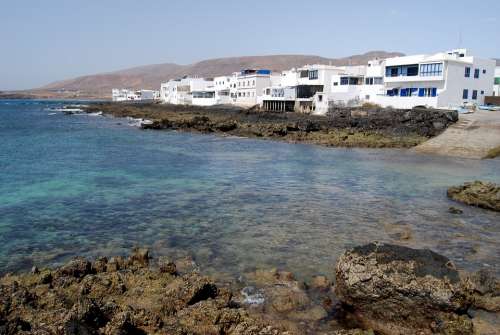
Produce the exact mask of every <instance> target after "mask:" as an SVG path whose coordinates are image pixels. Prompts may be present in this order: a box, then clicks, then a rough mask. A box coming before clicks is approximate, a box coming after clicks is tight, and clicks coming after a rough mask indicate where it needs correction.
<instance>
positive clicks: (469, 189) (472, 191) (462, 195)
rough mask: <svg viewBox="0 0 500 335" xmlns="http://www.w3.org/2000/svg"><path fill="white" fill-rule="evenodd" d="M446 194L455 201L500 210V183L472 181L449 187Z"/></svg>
mask: <svg viewBox="0 0 500 335" xmlns="http://www.w3.org/2000/svg"><path fill="white" fill-rule="evenodd" d="M447 194H448V197H449V198H451V199H453V200H455V201H458V202H462V203H464V204H467V205H470V206H476V207H481V208H485V209H491V210H494V211H497V212H500V185H496V184H494V183H485V182H482V181H474V182H471V183H465V184H463V185H460V186H454V187H450V188H449V189H448V192H447Z"/></svg>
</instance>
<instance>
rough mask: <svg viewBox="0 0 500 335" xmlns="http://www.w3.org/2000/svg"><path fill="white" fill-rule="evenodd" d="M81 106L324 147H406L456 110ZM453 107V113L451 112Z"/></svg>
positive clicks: (177, 126)
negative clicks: (323, 112) (318, 112)
mask: <svg viewBox="0 0 500 335" xmlns="http://www.w3.org/2000/svg"><path fill="white" fill-rule="evenodd" d="M84 110H85V111H86V112H88V113H95V112H103V113H104V114H105V115H111V116H114V117H132V118H138V119H145V120H150V122H147V123H143V124H142V128H143V129H152V130H168V129H171V130H180V131H189V132H200V133H214V134H219V135H228V136H239V137H248V138H261V139H269V140H279V141H285V142H289V143H306V144H317V145H322V146H328V147H359V148H412V147H415V146H417V145H419V144H421V143H423V142H425V141H427V140H428V139H429V138H432V137H434V136H437V135H439V134H440V133H442V132H443V131H444V130H445V129H446V128H447V127H448V126H449V125H450V124H452V123H454V122H456V120H457V118H458V117H457V115H456V112H451V111H439V110H430V109H429V110H427V109H420V110H419V109H414V110H394V109H380V108H373V107H366V108H340V109H336V110H334V111H333V113H332V114H330V115H329V116H317V115H306V114H300V113H275V112H261V111H259V110H256V109H244V108H240V107H234V106H214V107H199V106H182V105H168V104H166V105H161V104H153V103H148V104H130V103H111V102H110V103H92V104H90V105H89V106H88V107H85V108H84ZM454 113H455V114H454Z"/></svg>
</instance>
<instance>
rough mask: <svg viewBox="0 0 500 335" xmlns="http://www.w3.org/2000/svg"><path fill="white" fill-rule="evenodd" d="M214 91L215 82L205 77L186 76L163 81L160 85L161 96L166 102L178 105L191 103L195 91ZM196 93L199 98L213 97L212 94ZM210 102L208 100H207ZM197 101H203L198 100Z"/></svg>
mask: <svg viewBox="0 0 500 335" xmlns="http://www.w3.org/2000/svg"><path fill="white" fill-rule="evenodd" d="M210 86H211V87H210ZM210 89H211V91H212V92H213V82H212V81H211V80H206V79H203V78H192V77H184V78H182V79H174V80H169V81H168V82H166V83H162V84H161V87H160V98H161V101H162V102H164V103H170V104H176V105H191V104H192V103H193V91H196V92H198V93H200V92H204V91H210ZM198 93H197V94H196V96H197V99H204V98H205V97H207V98H209V99H212V98H213V97H211V95H210V94H206V95H203V94H198ZM206 102H207V103H208V101H206ZM197 103H202V104H204V103H203V102H201V101H199V100H197Z"/></svg>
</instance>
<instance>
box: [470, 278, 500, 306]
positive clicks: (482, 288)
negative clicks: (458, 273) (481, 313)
mask: <svg viewBox="0 0 500 335" xmlns="http://www.w3.org/2000/svg"><path fill="white" fill-rule="evenodd" d="M466 281H467V283H468V284H469V289H470V292H471V293H470V294H471V301H472V305H473V306H474V307H476V308H480V309H483V310H486V311H490V312H500V280H498V279H497V278H496V277H495V275H494V274H493V272H492V271H490V270H486V269H482V270H479V271H477V272H475V273H473V274H470V275H468V276H467V277H466Z"/></svg>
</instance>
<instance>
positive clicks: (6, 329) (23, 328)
mask: <svg viewBox="0 0 500 335" xmlns="http://www.w3.org/2000/svg"><path fill="white" fill-rule="evenodd" d="M29 331H31V325H30V324H29V322H27V321H25V320H23V319H21V318H19V317H15V318H14V319H12V320H2V318H1V317H0V334H1V335H14V334H22V333H23V332H29Z"/></svg>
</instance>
